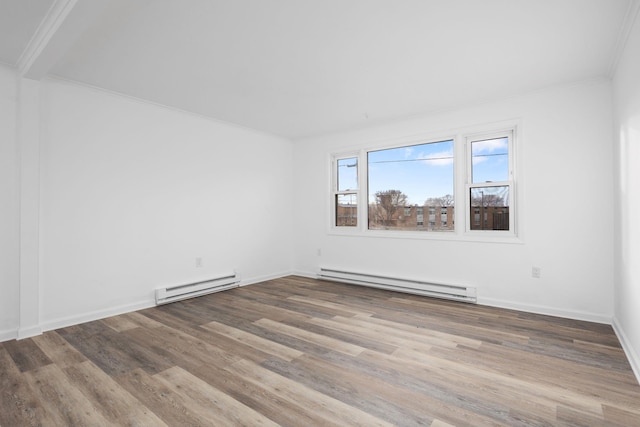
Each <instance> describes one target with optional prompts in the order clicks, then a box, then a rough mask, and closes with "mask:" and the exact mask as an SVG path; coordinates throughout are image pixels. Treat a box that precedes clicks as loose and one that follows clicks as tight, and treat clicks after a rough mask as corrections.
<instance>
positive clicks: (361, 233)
mask: <svg viewBox="0 0 640 427" xmlns="http://www.w3.org/2000/svg"><path fill="white" fill-rule="evenodd" d="M327 234H328V235H329V236H341V237H364V238H377V239H411V240H433V241H445V242H477V243H501V244H524V241H523V240H522V239H521V238H520V237H518V236H516V235H513V234H508V233H503V232H492V231H467V232H461V231H455V230H452V231H391V230H389V231H385V230H363V229H360V228H357V227H354V228H353V229H344V230H342V229H338V228H331V229H329V230H328V232H327Z"/></svg>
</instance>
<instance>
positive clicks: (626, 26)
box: [607, 0, 640, 78]
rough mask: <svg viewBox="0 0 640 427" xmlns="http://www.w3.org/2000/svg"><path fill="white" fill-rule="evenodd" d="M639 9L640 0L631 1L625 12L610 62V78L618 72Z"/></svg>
mask: <svg viewBox="0 0 640 427" xmlns="http://www.w3.org/2000/svg"><path fill="white" fill-rule="evenodd" d="M638 11H640V0H631V1H629V6H628V8H627V13H626V14H625V17H624V22H623V23H622V27H620V32H619V33H618V39H617V41H616V44H615V47H614V53H613V57H612V58H611V63H610V64H609V71H608V73H607V75H608V77H609V78H613V76H614V75H615V73H616V70H617V68H618V63H619V62H620V58H622V53H623V52H624V48H625V46H626V45H627V40H628V39H629V34H630V33H631V29H632V28H633V26H634V24H635V22H636V19H637V17H638Z"/></svg>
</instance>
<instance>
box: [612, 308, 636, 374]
mask: <svg viewBox="0 0 640 427" xmlns="http://www.w3.org/2000/svg"><path fill="white" fill-rule="evenodd" d="M611 326H613V331H614V332H615V333H616V335H617V336H618V340H619V341H620V344H621V345H622V349H623V350H624V354H625V355H626V356H627V360H628V361H629V364H630V365H631V370H632V371H633V373H634V374H635V376H636V380H638V384H640V353H637V352H635V351H634V348H633V346H632V345H631V341H630V340H629V338H628V337H627V335H626V334H625V333H624V329H622V326H620V322H619V321H618V319H617V318H616V317H615V316H614V317H613V322H612V323H611Z"/></svg>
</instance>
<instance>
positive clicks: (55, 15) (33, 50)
mask: <svg viewBox="0 0 640 427" xmlns="http://www.w3.org/2000/svg"><path fill="white" fill-rule="evenodd" d="M77 1H78V0H55V1H54V2H53V4H52V5H51V8H50V9H49V11H48V12H47V14H46V15H45V17H44V18H43V19H42V21H41V22H40V25H39V26H38V29H37V30H36V32H35V33H34V34H33V37H31V40H29V43H28V44H27V47H26V48H25V49H24V51H23V52H22V55H20V58H19V59H18V71H19V72H20V74H21V75H23V76H24V75H25V74H27V73H28V72H29V71H30V70H31V68H32V67H33V64H34V63H35V62H36V60H37V59H38V58H39V57H40V55H41V54H42V52H43V51H44V49H45V48H46V47H47V45H48V44H49V41H51V39H52V38H53V36H54V35H55V34H56V32H57V31H58V29H59V28H60V26H61V25H62V23H63V22H64V20H65V19H66V18H67V16H68V15H69V13H70V12H71V10H72V9H73V7H74V6H75V5H76V3H77Z"/></svg>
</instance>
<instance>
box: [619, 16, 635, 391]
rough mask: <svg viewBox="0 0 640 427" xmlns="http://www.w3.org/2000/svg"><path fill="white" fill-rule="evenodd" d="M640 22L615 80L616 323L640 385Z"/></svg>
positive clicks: (632, 35)
mask: <svg viewBox="0 0 640 427" xmlns="http://www.w3.org/2000/svg"><path fill="white" fill-rule="evenodd" d="M639 52H640V22H638V19H637V18H636V23H635V25H634V27H633V29H632V31H631V33H630V35H629V39H628V41H627V45H626V47H625V50H624V53H623V55H622V58H621V60H620V62H619V63H618V67H617V71H616V74H615V76H614V79H613V93H614V111H615V127H614V134H615V187H614V188H615V199H616V200H615V201H616V203H615V206H616V207H617V209H616V211H617V215H616V217H615V221H614V223H615V224H616V227H615V248H614V250H615V252H614V253H615V271H616V276H615V295H616V298H615V320H614V326H615V327H616V330H617V332H618V335H619V336H620V337H621V340H622V342H623V345H624V346H625V350H626V351H627V355H628V356H629V359H630V361H631V363H632V365H633V367H634V371H635V373H636V376H637V377H638V378H639V379H640V222H639V221H640V186H639V184H640V79H639V78H638V76H640V55H638V53H639Z"/></svg>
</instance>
